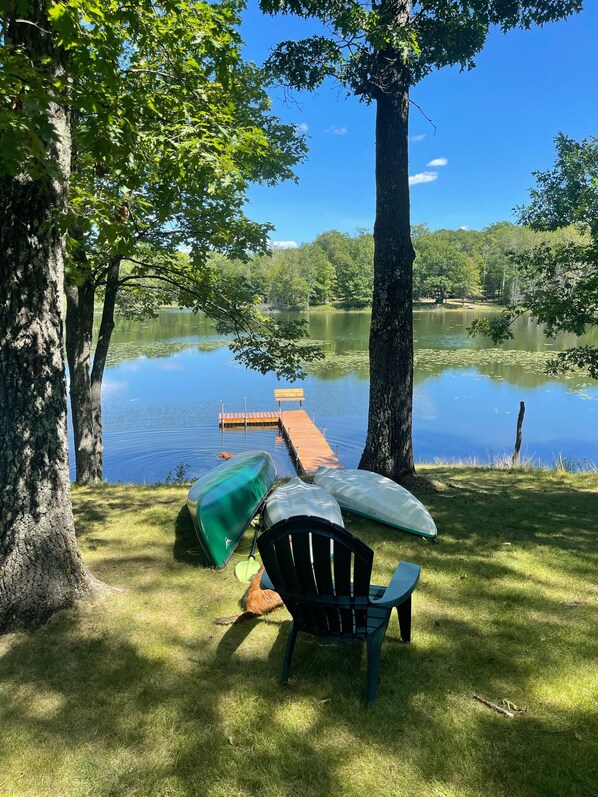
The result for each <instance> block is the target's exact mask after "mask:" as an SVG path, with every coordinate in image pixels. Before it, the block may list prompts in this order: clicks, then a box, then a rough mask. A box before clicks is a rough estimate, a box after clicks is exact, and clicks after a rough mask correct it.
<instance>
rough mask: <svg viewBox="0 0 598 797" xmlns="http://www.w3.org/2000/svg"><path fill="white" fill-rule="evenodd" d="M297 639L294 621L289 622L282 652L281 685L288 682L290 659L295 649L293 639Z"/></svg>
mask: <svg viewBox="0 0 598 797" xmlns="http://www.w3.org/2000/svg"><path fill="white" fill-rule="evenodd" d="M296 639H297V628H296V627H295V623H291V628H290V630H289V635H288V637H287V647H286V650H285V652H284V662H283V664H282V676H281V678H280V684H281V686H286V685H287V684H288V682H289V673H290V672H291V659H292V658H293V650H294V649H295V640H296Z"/></svg>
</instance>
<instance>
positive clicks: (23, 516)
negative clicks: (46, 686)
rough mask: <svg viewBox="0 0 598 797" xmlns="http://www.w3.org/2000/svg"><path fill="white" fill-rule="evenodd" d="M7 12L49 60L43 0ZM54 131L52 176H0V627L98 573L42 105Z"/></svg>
mask: <svg viewBox="0 0 598 797" xmlns="http://www.w3.org/2000/svg"><path fill="white" fill-rule="evenodd" d="M30 9H31V11H32V13H31V14H30V15H29V21H30V22H32V23H33V24H24V23H22V22H16V21H14V20H12V21H10V22H9V23H8V25H7V26H6V28H5V39H6V41H10V42H12V43H13V44H15V46H19V47H21V48H23V49H24V50H25V52H27V53H28V54H29V56H30V57H31V59H32V61H33V62H34V63H39V62H40V57H44V56H47V57H48V58H49V59H50V60H49V62H48V64H49V65H48V66H47V67H46V68H48V69H50V70H51V74H52V75H56V76H58V74H59V73H60V72H61V71H62V66H63V64H62V60H61V59H62V54H61V53H60V52H57V51H56V50H54V49H53V47H52V40H51V37H50V36H48V34H47V33H46V32H45V30H44V29H45V28H47V24H48V23H47V5H46V3H45V2H43V0H42V1H41V2H37V3H31V4H30ZM47 119H48V123H49V125H51V126H53V127H54V129H55V130H56V140H55V141H54V142H53V143H51V144H48V154H49V157H50V159H51V161H52V162H53V163H54V165H55V166H56V168H57V170H58V173H59V175H60V179H54V178H52V177H50V176H49V175H48V174H42V175H41V176H37V177H35V178H32V177H30V176H28V175H25V174H20V175H17V176H16V177H11V176H2V177H0V197H1V200H0V308H2V311H1V312H0V530H1V533H0V633H2V632H6V631H11V630H15V629H19V628H34V627H36V626H39V625H41V624H42V623H44V622H45V621H46V620H47V619H48V618H49V617H50V616H51V615H52V614H53V613H54V612H56V611H58V610H59V609H62V608H65V607H68V606H71V605H72V604H73V602H74V601H75V600H76V599H78V598H83V597H85V596H88V595H90V594H91V593H92V592H93V591H94V588H95V587H96V585H97V582H95V580H94V579H93V577H92V576H91V575H90V574H89V573H88V572H87V570H86V569H85V567H84V565H83V562H82V560H81V556H80V554H79V551H78V549H77V543H76V539H75V529H74V522H73V514H72V507H71V500H70V493H69V474H68V446H67V434H66V385H65V372H64V355H63V339H62V324H61V301H62V288H63V285H62V280H63V251H64V248H63V244H64V241H63V237H62V234H61V232H60V229H59V224H58V221H59V218H58V217H59V215H60V213H61V211H62V210H63V208H64V205H65V202H66V193H67V190H66V186H67V181H68V175H69V168H70V149H71V144H70V130H69V120H68V117H67V113H66V111H65V108H64V107H60V106H58V105H54V104H51V105H50V106H49V108H48V111H47Z"/></svg>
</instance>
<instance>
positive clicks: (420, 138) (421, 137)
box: [409, 133, 426, 144]
mask: <svg viewBox="0 0 598 797" xmlns="http://www.w3.org/2000/svg"><path fill="white" fill-rule="evenodd" d="M425 137H426V134H425V133H420V134H419V135H417V136H409V141H413V143H414V144H415V143H417V142H418V141H423V140H424V138H425Z"/></svg>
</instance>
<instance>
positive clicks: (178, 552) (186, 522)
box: [172, 504, 210, 567]
mask: <svg viewBox="0 0 598 797" xmlns="http://www.w3.org/2000/svg"><path fill="white" fill-rule="evenodd" d="M172 555H173V557H174V559H175V560H176V561H177V562H184V563H185V564H188V565H193V566H194V567H209V566H210V562H209V560H208V557H207V556H206V554H205V552H204V550H203V548H202V547H201V544H200V542H199V540H198V539H197V534H196V533H195V529H194V528H193V520H192V518H191V515H190V514H189V510H188V509H187V505H186V504H184V505H183V506H182V507H181V508H180V510H179V512H178V514H177V516H176V520H175V523H174V546H173V549H172Z"/></svg>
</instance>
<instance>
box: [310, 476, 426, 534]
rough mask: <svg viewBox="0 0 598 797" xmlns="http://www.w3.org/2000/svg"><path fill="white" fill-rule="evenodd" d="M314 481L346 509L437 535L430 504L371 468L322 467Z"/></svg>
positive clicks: (402, 527)
mask: <svg viewBox="0 0 598 797" xmlns="http://www.w3.org/2000/svg"><path fill="white" fill-rule="evenodd" d="M314 484H317V485H318V486H319V487H323V488H324V489H325V490H327V491H328V492H329V493H330V494H331V495H332V496H334V498H336V500H337V501H338V503H339V504H340V506H341V507H342V508H343V509H348V510H349V511H350V512H355V513H356V514H358V515H365V517H369V518H373V519H374V520H378V521H379V522H380V523H385V524H386V525H388V526H393V527H394V528H397V529H402V530H403V531H408V532H410V533H411V534H418V535H419V536H420V537H436V535H437V533H438V532H437V530H436V524H435V523H434V520H433V519H432V515H430V513H429V512H428V510H427V509H426V507H425V506H424V505H423V504H422V503H421V501H418V499H417V498H416V497H415V496H414V495H412V494H411V493H410V492H409V490H406V489H405V488H404V487H401V486H400V485H399V484H397V483H396V482H393V481H392V480H391V479H387V478H386V477H385V476H380V474H378V473H372V472H371V471H369V470H357V469H353V470H337V469H335V468H326V467H321V468H318V470H317V471H316V475H315V476H314Z"/></svg>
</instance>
